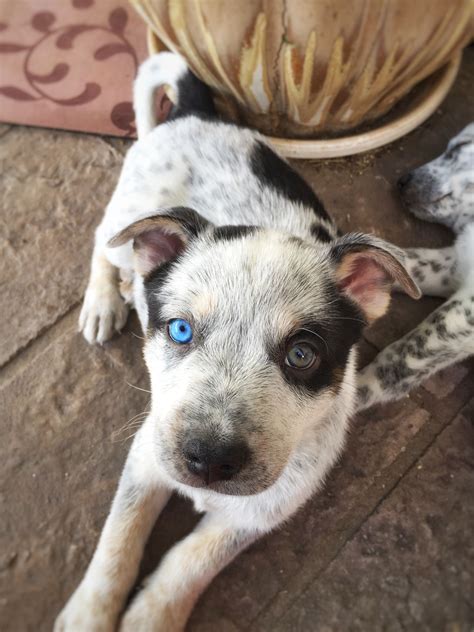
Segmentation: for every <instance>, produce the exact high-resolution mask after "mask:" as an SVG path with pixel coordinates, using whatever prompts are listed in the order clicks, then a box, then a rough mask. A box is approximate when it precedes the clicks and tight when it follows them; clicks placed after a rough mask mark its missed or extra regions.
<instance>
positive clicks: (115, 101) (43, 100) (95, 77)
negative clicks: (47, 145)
mask: <svg viewBox="0 0 474 632" xmlns="http://www.w3.org/2000/svg"><path fill="white" fill-rule="evenodd" d="M146 57H147V49H146V28H145V25H144V23H143V22H142V20H141V18H140V17H139V16H138V15H137V14H136V13H135V11H134V10H133V8H132V7H130V6H129V5H128V3H127V2H125V1H120V0H39V1H35V0H16V1H15V2H10V1H9V0H0V120H1V121H3V122H8V123H22V124H26V125H39V126H42V127H54V128H60V129H69V130H78V131H84V132H96V133H101V134H112V135H116V136H134V135H135V126H134V124H133V118H134V117H133V110H132V103H131V92H132V91H131V88H132V80H133V77H134V75H135V73H136V69H137V66H138V64H139V63H140V62H141V61H142V60H143V59H145V58H146Z"/></svg>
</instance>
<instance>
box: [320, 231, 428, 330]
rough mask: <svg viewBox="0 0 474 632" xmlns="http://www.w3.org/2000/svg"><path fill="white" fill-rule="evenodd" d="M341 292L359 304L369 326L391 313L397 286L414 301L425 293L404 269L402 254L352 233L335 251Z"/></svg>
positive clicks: (378, 240) (380, 243)
mask: <svg viewBox="0 0 474 632" xmlns="http://www.w3.org/2000/svg"><path fill="white" fill-rule="evenodd" d="M331 257H332V259H333V261H334V263H335V264H336V283H337V285H338V287H339V289H340V290H341V291H342V292H344V293H345V294H347V295H348V296H349V297H350V298H351V299H352V300H353V301H355V302H356V303H357V304H358V306H359V307H360V309H361V310H362V312H363V313H364V314H365V317H366V318H367V321H368V322H372V321H373V320H375V319H377V318H380V316H383V314H385V312H386V311H387V308H388V306H389V303H390V292H391V289H392V286H393V285H394V283H398V285H399V286H400V287H401V288H402V289H403V290H404V291H405V292H406V293H407V294H408V296H411V297H412V298H420V296H421V292H420V290H419V288H418V286H417V285H416V283H415V282H414V281H413V279H412V278H411V276H410V275H409V274H408V272H407V270H406V269H405V267H404V265H403V261H404V253H403V251H402V250H400V249H399V248H397V247H396V246H393V245H392V244H389V243H387V242H385V241H382V240H381V239H378V238H377V237H372V236H370V235H363V234H361V233H349V234H347V235H344V236H343V237H341V238H340V239H338V240H337V241H336V242H335V243H334V245H333V247H332V250H331Z"/></svg>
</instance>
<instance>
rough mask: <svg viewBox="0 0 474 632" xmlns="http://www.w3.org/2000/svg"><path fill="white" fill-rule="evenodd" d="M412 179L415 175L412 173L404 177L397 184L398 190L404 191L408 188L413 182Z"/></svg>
mask: <svg viewBox="0 0 474 632" xmlns="http://www.w3.org/2000/svg"><path fill="white" fill-rule="evenodd" d="M412 179H413V174H412V172H411V171H409V172H408V173H406V174H405V175H404V176H402V177H401V178H400V179H399V181H398V182H397V186H398V188H399V189H403V188H404V187H406V186H407V184H409V182H411V180H412Z"/></svg>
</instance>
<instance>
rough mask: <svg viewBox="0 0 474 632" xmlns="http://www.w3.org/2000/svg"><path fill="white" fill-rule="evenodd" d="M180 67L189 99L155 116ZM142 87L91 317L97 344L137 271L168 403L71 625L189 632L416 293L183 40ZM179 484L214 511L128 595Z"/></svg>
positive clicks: (290, 500)
mask: <svg viewBox="0 0 474 632" xmlns="http://www.w3.org/2000/svg"><path fill="white" fill-rule="evenodd" d="M163 84H168V85H169V86H170V87H171V90H172V93H173V101H174V102H175V106H174V108H173V111H172V113H171V116H170V119H169V121H168V122H166V123H165V124H163V125H160V126H159V127H156V126H155V119H154V113H153V93H154V91H155V89H156V87H157V86H159V85H163ZM134 100H135V109H136V115H137V125H138V136H139V140H138V142H137V143H136V144H135V145H134V146H133V147H132V148H131V149H130V151H129V152H128V154H127V157H126V159H125V162H124V166H123V171H122V173H121V176H120V179H119V182H118V185H117V188H116V190H115V192H114V194H113V197H112V199H111V201H110V204H109V205H108V207H107V209H106V211H105V216H104V219H103V221H102V223H101V224H100V226H99V228H98V229H97V233H96V239H95V248H94V254H93V259H92V269H91V277H90V282H89V286H88V288H87V292H86V296H85V302H84V307H83V310H82V314H81V328H82V329H83V332H84V335H85V336H86V338H87V339H88V340H89V341H90V342H94V341H97V342H103V341H104V340H106V339H107V338H108V337H109V336H111V335H112V333H113V331H114V329H120V327H121V326H122V325H123V323H124V321H125V318H126V306H125V303H124V301H123V299H122V297H121V296H120V292H119V277H120V276H122V277H123V278H124V279H125V280H126V282H127V283H128V284H132V285H133V302H134V305H135V307H136V309H137V311H138V314H139V318H140V321H141V324H142V327H143V331H144V332H145V334H146V339H145V349H144V354H145V360H146V363H147V366H148V369H149V372H150V379H151V389H152V397H151V411H150V414H149V416H148V417H147V419H146V421H145V422H144V424H143V425H142V427H141V428H140V430H139V432H138V433H137V435H136V436H135V439H134V441H133V444H132V447H131V449H130V453H129V456H128V459H127V462H126V465H125V469H124V471H123V474H122V477H121V480H120V484H119V488H118V491H117V494H116V497H115V499H114V501H113V504H112V509H111V512H110V515H109V517H108V518H107V521H106V524H105V527H104V530H103V532H102V535H101V537H100V541H99V544H98V546H97V549H96V551H95V554H94V557H93V559H92V561H91V564H90V566H89V568H88V570H87V573H86V575H85V577H84V579H83V580H82V582H81V584H80V585H79V587H78V588H77V590H76V592H75V593H74V594H73V596H72V597H71V599H70V600H69V602H68V604H67V605H66V607H65V608H64V610H63V611H62V613H61V614H60V615H59V617H58V619H57V622H56V627H55V630H56V632H66V631H67V632H72V631H79V630H80V631H84V632H86V631H87V632H94V631H96V632H98V631H100V632H105V631H112V630H115V629H116V628H117V626H118V627H119V629H120V630H121V631H122V632H125V631H133V632H136V631H140V632H146V631H148V630H153V631H163V632H165V631H166V632H173V631H177V630H182V629H183V627H184V625H185V622H186V620H187V618H188V616H189V614H190V612H191V609H192V607H193V604H194V603H195V601H196V599H197V597H198V596H199V594H200V593H201V592H202V591H203V590H204V588H205V587H206V585H207V584H208V583H209V582H210V581H211V580H212V578H213V577H214V576H215V575H216V574H217V573H218V572H219V571H220V570H221V569H222V568H223V567H224V566H225V565H226V564H228V563H229V562H230V561H231V560H232V559H233V558H234V556H235V555H237V554H238V553H239V551H241V550H242V549H244V548H245V547H247V546H248V545H249V544H250V543H251V542H252V541H254V540H255V539H256V538H259V537H260V536H262V535H264V534H265V533H268V532H269V531H270V530H271V529H274V528H275V527H277V526H278V525H279V524H281V523H282V522H283V521H285V520H286V519H287V518H288V517H289V516H291V515H292V514H293V513H294V512H295V511H296V510H297V509H298V508H299V507H300V506H301V505H302V504H303V503H304V502H305V501H306V500H307V499H308V498H309V497H310V496H311V495H312V494H313V493H314V492H315V491H316V490H318V488H319V487H320V486H321V484H322V481H323V480H324V477H325V476H326V474H327V472H328V470H329V468H330V467H331V466H332V465H333V463H334V462H335V460H336V459H337V457H338V455H339V453H340V452H341V449H342V447H343V445H344V440H345V435H346V430H347V426H348V422H349V418H350V416H351V414H352V412H353V410H354V406H355V400H356V388H355V380H356V378H355V360H356V351H355V345H356V343H357V341H358V340H359V338H360V336H361V332H362V329H363V328H364V326H365V325H366V324H367V323H370V322H372V321H374V320H375V319H376V318H378V317H379V316H381V315H382V314H384V312H385V311H386V309H387V306H388V304H389V301H390V289H391V286H392V284H394V283H395V282H396V283H398V284H399V285H400V286H401V287H402V288H403V289H404V290H405V291H406V292H407V293H408V294H409V295H410V296H412V297H418V295H419V290H418V288H417V286H416V284H415V283H414V281H413V280H412V279H411V277H410V275H409V274H408V273H407V271H406V269H405V267H404V265H403V259H404V256H403V253H402V251H400V250H399V249H397V248H395V247H394V246H391V245H389V244H387V243H385V242H383V241H381V240H379V239H376V238H374V237H370V236H368V235H363V234H348V235H344V236H343V237H338V236H337V232H336V228H335V226H334V224H333V223H332V221H331V219H330V218H329V216H328V215H327V213H326V212H325V210H324V208H323V206H322V205H321V203H320V202H319V200H318V199H317V197H316V196H315V195H314V193H313V191H312V190H311V189H310V187H309V186H308V185H307V184H306V183H305V182H304V181H303V180H302V179H301V178H300V177H299V176H298V175H297V174H296V173H295V172H294V171H293V170H292V169H291V167H290V166H289V165H288V164H287V163H286V162H284V161H283V160H281V159H280V158H279V157H278V156H277V155H276V154H275V153H274V152H273V151H272V150H271V148H270V147H269V146H268V145H267V144H266V142H265V140H264V138H263V137H262V136H260V135H259V134H258V133H256V132H253V131H251V130H248V129H244V128H241V127H237V126H235V125H231V124H226V123H222V122H219V120H218V119H217V118H216V115H215V111H214V106H213V103H212V99H211V96H210V93H209V92H208V90H207V88H205V86H204V85H202V84H201V83H200V82H199V81H198V80H197V79H196V78H195V77H194V76H193V75H192V74H191V73H190V72H189V71H188V70H187V68H186V66H185V64H184V62H183V60H182V59H181V58H180V57H178V56H176V55H173V54H170V53H162V54H160V55H158V56H155V57H153V58H151V59H150V60H148V61H147V62H146V63H145V64H144V65H143V66H142V68H141V69H140V72H139V75H138V78H137V81H136V84H135V95H134ZM173 491H178V492H179V493H181V494H183V495H184V496H187V497H189V498H190V499H192V500H193V501H194V504H195V507H196V509H197V510H198V511H199V512H203V513H204V517H203V518H202V520H201V522H200V523H199V524H198V526H197V527H196V529H195V530H194V531H193V532H192V533H191V534H190V535H188V537H186V538H185V539H184V540H182V541H181V542H179V543H178V544H177V545H176V546H174V547H173V548H172V549H171V550H170V551H169V552H168V554H167V555H166V556H165V557H164V559H163V560H162V562H161V564H160V566H159V567H158V569H157V570H156V571H155V572H154V573H152V575H151V576H150V577H149V578H148V579H147V580H146V582H145V585H144V587H143V588H142V590H141V591H140V592H139V593H138V594H137V595H136V597H135V598H134V599H133V600H132V602H131V603H130V605H129V606H128V607H127V608H126V609H125V611H124V606H125V603H126V601H127V595H128V594H129V592H130V590H131V588H132V586H133V584H134V581H135V579H136V577H137V572H138V568H139V565H140V560H141V557H142V553H143V548H144V545H145V542H146V540H147V538H148V536H149V533H150V530H151V528H152V526H153V524H154V522H155V520H156V518H157V516H158V514H159V513H160V511H161V510H162V508H163V507H164V505H165V503H166V502H167V500H168V498H169V496H170V494H171V493H172V492H173Z"/></svg>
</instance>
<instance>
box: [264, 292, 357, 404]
mask: <svg viewBox="0 0 474 632" xmlns="http://www.w3.org/2000/svg"><path fill="white" fill-rule="evenodd" d="M365 324H366V322H365V320H364V318H363V315H362V314H361V312H360V311H359V309H358V308H357V307H356V305H354V304H353V303H352V302H351V301H349V300H348V299H346V298H345V297H344V296H342V295H340V294H336V292H335V296H334V297H333V298H332V299H329V300H328V315H327V317H325V318H324V319H318V320H317V321H315V320H311V319H308V320H306V321H303V322H302V323H301V325H300V326H299V327H298V328H297V329H296V331H295V332H293V333H292V334H291V335H290V336H289V337H287V338H286V339H285V340H282V341H281V342H280V343H279V344H277V345H276V346H274V347H273V349H272V350H270V352H269V356H270V358H271V359H272V361H273V362H275V363H276V364H277V365H278V366H279V367H280V370H281V371H282V373H283V375H284V377H285V380H286V381H287V382H288V383H289V384H291V385H292V386H294V387H296V388H298V389H303V390H306V391H310V392H312V393H317V392H319V391H320V390H321V389H323V388H326V387H330V386H337V385H338V384H339V383H340V381H341V379H342V377H343V371H344V369H345V366H346V364H347V359H348V356H349V353H350V351H351V349H352V347H353V346H354V344H355V343H356V342H358V340H359V339H360V337H361V334H362V330H363V328H364V326H365ZM299 343H301V345H302V346H303V345H305V344H308V345H311V347H312V348H314V349H315V351H316V353H317V355H318V358H317V361H316V362H314V363H313V364H312V365H311V366H309V368H308V369H304V368H303V369H298V368H295V367H293V366H291V365H289V363H288V362H286V361H285V358H286V354H287V352H288V346H289V345H293V344H296V345H298V344H299ZM304 351H305V348H304V347H303V354H304ZM303 365H304V362H303Z"/></svg>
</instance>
